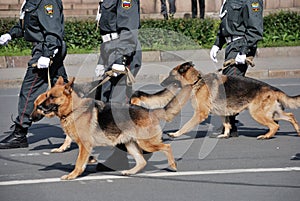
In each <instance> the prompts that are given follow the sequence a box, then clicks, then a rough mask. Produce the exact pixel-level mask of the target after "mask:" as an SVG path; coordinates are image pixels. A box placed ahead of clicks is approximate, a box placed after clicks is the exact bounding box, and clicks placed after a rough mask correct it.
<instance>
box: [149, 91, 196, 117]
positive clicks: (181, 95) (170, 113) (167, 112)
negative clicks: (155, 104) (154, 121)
mask: <svg viewBox="0 0 300 201" xmlns="http://www.w3.org/2000/svg"><path fill="white" fill-rule="evenodd" d="M191 91H192V86H191V85H186V86H184V87H183V88H182V89H181V90H180V91H179V92H178V94H177V95H176V96H175V97H174V98H173V99H172V100H171V101H170V102H169V103H168V104H167V105H166V106H165V107H164V108H162V109H155V110H153V113H154V114H155V115H156V116H157V117H158V118H159V119H161V120H165V121H168V122H170V121H172V120H173V119H174V117H175V116H176V115H177V114H178V113H179V112H180V111H181V109H182V108H183V106H184V105H185V103H186V102H187V101H188V100H189V98H190V96H191Z"/></svg>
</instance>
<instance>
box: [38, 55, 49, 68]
mask: <svg viewBox="0 0 300 201" xmlns="http://www.w3.org/2000/svg"><path fill="white" fill-rule="evenodd" d="M49 64H50V58H48V57H43V56H41V57H40V58H39V60H38V63H37V68H48V67H49Z"/></svg>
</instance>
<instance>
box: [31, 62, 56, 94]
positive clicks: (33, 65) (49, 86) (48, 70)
mask: <svg viewBox="0 0 300 201" xmlns="http://www.w3.org/2000/svg"><path fill="white" fill-rule="evenodd" d="M52 63H53V61H52V60H50V63H49V66H48V69H47V77H48V90H49V89H51V78H50V67H51V65H52ZM31 67H34V68H36V67H37V63H33V64H31Z"/></svg>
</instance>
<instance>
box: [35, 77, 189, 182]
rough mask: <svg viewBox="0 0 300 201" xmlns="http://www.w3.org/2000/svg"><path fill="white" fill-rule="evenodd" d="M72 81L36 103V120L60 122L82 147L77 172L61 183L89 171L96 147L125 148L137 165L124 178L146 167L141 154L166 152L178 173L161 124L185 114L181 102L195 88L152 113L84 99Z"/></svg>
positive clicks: (58, 87)
mask: <svg viewBox="0 0 300 201" xmlns="http://www.w3.org/2000/svg"><path fill="white" fill-rule="evenodd" d="M73 82H74V79H72V80H71V81H70V82H69V83H67V84H64V81H63V79H62V78H61V77H60V78H59V79H58V80H57V82H56V84H55V86H53V87H52V88H51V89H49V90H48V91H47V92H45V93H43V94H41V95H40V96H39V97H38V98H37V99H36V100H35V109H34V111H33V113H32V115H31V117H32V120H33V121H34V120H35V119H40V116H41V115H42V116H46V117H53V116H57V117H59V119H60V123H61V126H62V128H63V130H64V132H65V133H66V134H67V135H68V136H69V137H70V138H71V139H72V140H73V141H75V142H76V143H77V144H78V147H79V154H78V157H77V161H76V164H75V169H74V170H73V171H72V172H71V173H70V174H68V175H64V176H62V177H61V179H64V180H69V179H75V178H76V177H78V176H79V175H81V174H82V172H83V171H84V170H85V166H86V164H87V162H88V158H89V156H90V154H91V151H92V149H93V147H95V146H116V145H117V144H119V143H123V144H125V146H126V148H127V151H128V153H129V154H131V155H132V156H133V158H134V159H135V161H136V165H135V166H134V167H133V168H132V169H129V170H124V171H122V174H123V175H130V174H135V173H137V172H138V171H140V170H141V169H142V168H144V166H145V165H146V161H145V159H144V158H143V155H142V154H141V150H145V151H147V152H156V151H162V152H164V153H165V154H166V156H167V158H168V162H169V165H170V167H171V168H172V169H174V170H176V163H175V160H174V157H173V153H172V149H171V146H170V145H169V144H164V143H162V130H161V127H160V124H159V122H160V120H166V121H169V120H172V119H173V118H174V116H175V115H177V114H178V113H179V112H180V110H181V107H182V106H181V102H186V101H187V100H188V99H189V95H190V93H191V86H186V87H184V88H182V90H180V91H179V92H178V94H177V96H176V98H173V99H172V100H171V101H170V102H169V103H168V104H167V105H166V106H165V107H164V108H161V109H154V110H149V109H146V108H143V107H140V106H133V105H120V104H104V103H103V102H101V101H97V100H94V99H92V98H81V97H79V96H78V94H77V93H76V92H75V91H74V90H73Z"/></svg>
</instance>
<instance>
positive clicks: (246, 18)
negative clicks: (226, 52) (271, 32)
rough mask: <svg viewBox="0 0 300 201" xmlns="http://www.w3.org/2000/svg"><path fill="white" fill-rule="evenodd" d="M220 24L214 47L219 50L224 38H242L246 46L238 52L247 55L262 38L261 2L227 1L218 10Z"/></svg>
mask: <svg viewBox="0 0 300 201" xmlns="http://www.w3.org/2000/svg"><path fill="white" fill-rule="evenodd" d="M220 18H221V24H220V27H219V30H218V34H217V38H216V41H215V45H217V46H218V47H219V48H220V49H221V48H222V46H223V45H224V44H225V43H226V40H225V37H229V36H242V37H244V38H245V39H246V41H247V45H246V46H245V47H243V48H242V49H241V50H240V52H241V53H245V54H247V52H248V50H249V48H251V47H253V46H256V44H257V42H258V41H259V40H262V37H263V0H227V1H226V2H225V4H223V6H222V8H221V10H220Z"/></svg>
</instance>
